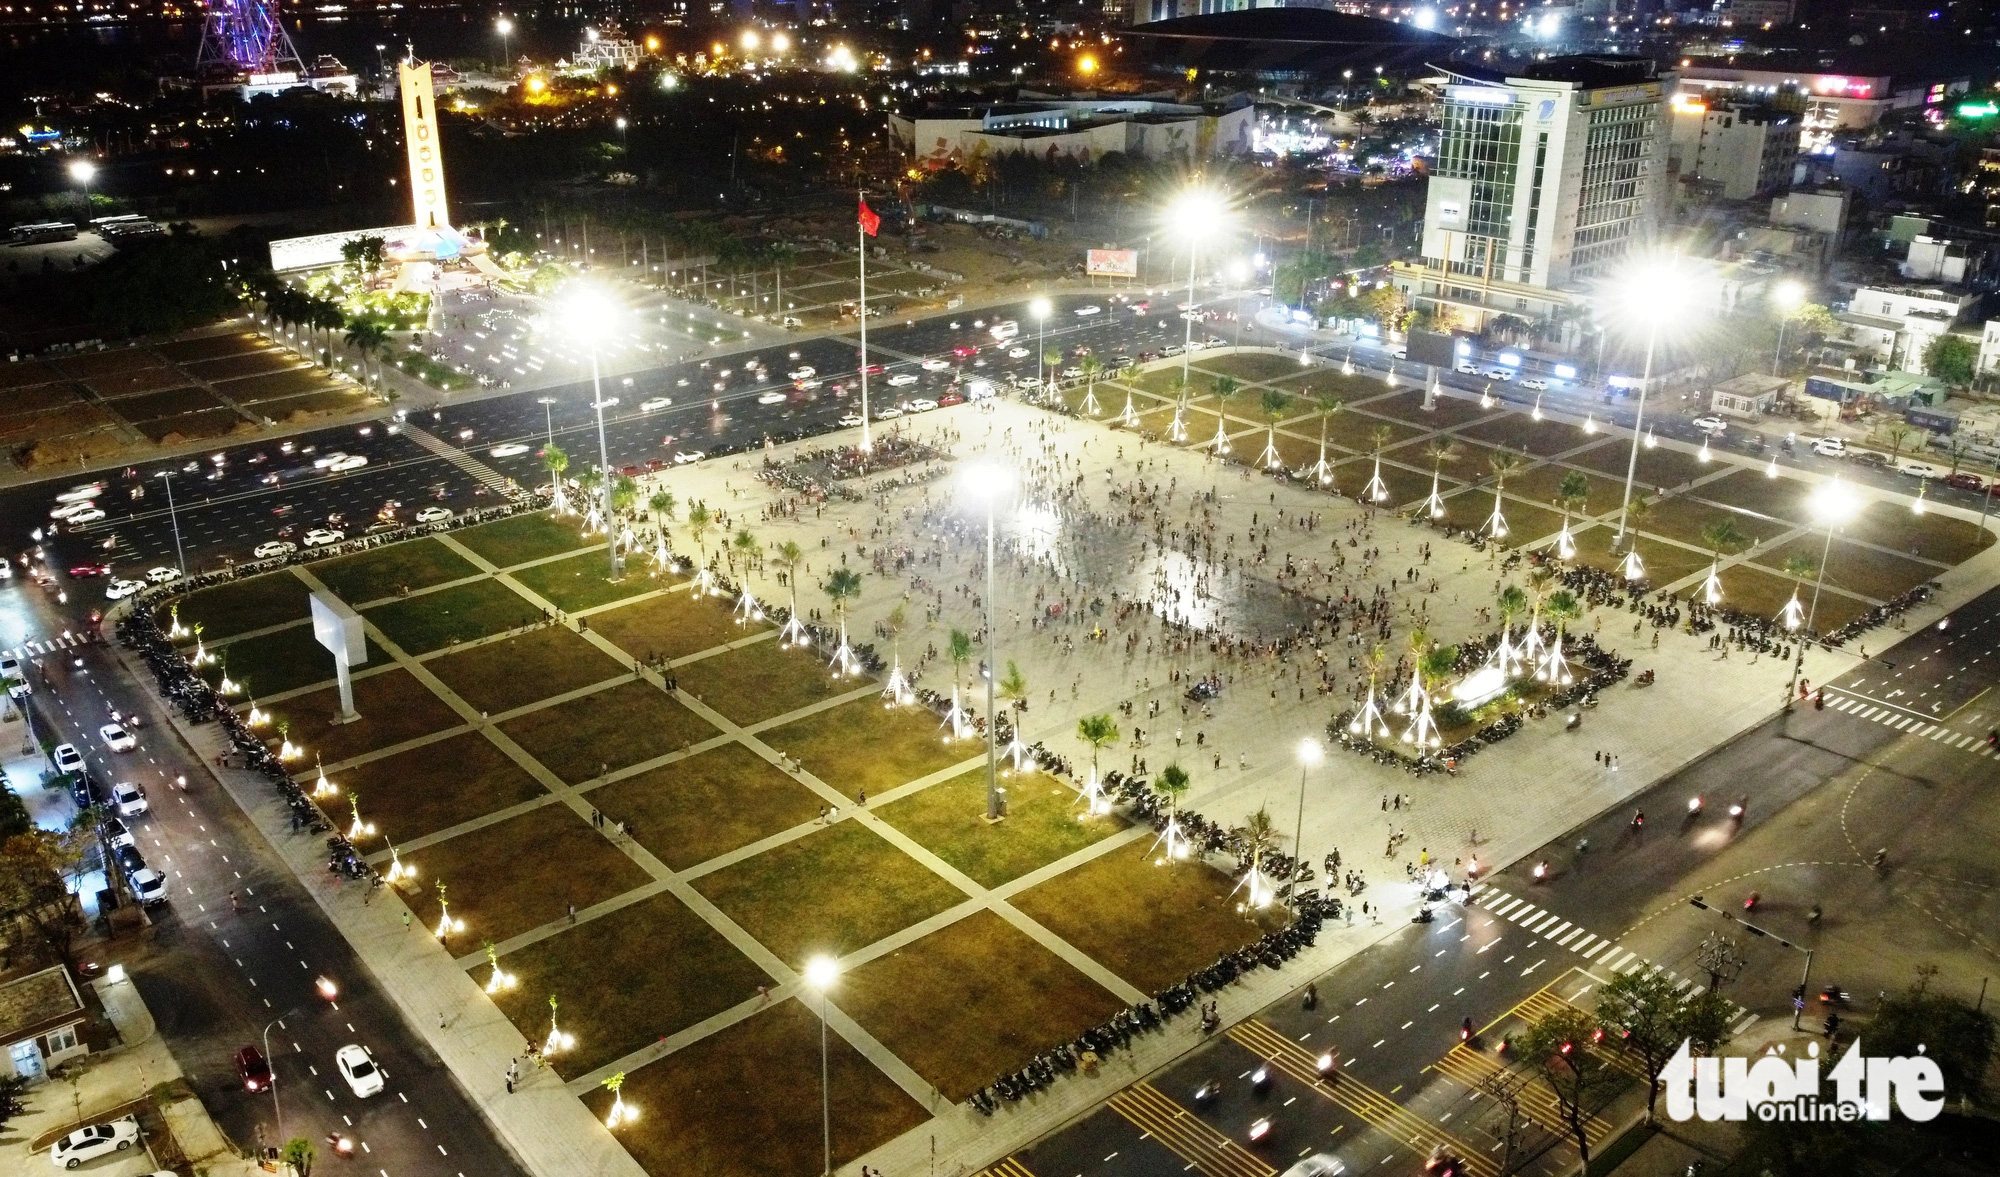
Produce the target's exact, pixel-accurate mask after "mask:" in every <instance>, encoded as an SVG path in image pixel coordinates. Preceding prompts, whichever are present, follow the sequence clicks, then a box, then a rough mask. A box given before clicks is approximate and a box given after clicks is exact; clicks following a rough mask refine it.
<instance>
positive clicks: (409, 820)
mask: <svg viewBox="0 0 2000 1177" xmlns="http://www.w3.org/2000/svg"><path fill="white" fill-rule="evenodd" d="M330 777H331V779H332V781H333V783H334V784H336V785H338V786H340V787H341V788H343V789H348V790H351V791H353V792H354V793H355V794H356V795H357V796H359V797H360V798H361V813H362V816H363V817H365V818H367V819H368V820H369V821H372V822H374V823H375V824H376V826H377V827H378V828H379V829H380V830H381V832H382V834H383V836H385V837H388V838H393V839H395V840H396V841H398V842H407V841H409V840H410V839H412V838H421V837H423V836H424V835H425V834H432V833H436V832H437V831H439V830H443V829H449V828H450V827H452V826H455V825H457V824H459V823H460V822H466V821H471V820H472V819H473V818H475V817H483V816H485V815H486V814H489V813H492V812H494V811H495V810H498V809H505V808H507V807H508V806H510V805H519V804H520V803H521V802H523V801H532V800H534V799H535V798H537V797H540V796H543V795H544V790H543V789H542V786H541V785H540V784H539V783H537V782H536V780H535V778H534V777H531V776H529V775H528V773H527V770H525V769H523V768H522V767H521V766H520V765H518V764H515V763H514V762H513V761H512V760H509V759H508V758H507V754H506V753H505V752H502V751H501V750H500V749H498V748H496V747H494V746H493V742H492V741H491V740H488V739H487V738H486V737H485V736H482V735H480V734H479V733H478V732H467V733H465V734H463V735H457V736H453V737H451V738H450V739H448V740H439V741H438V742H437V743H434V744H425V745H424V746H423V747H421V748H412V749H410V750H409V751H407V752H398V753H397V754H396V755H394V756H384V757H382V758H381V759H380V760H371V761H369V762H368V763H366V764H362V765H357V766H355V767H354V768H348V769H343V770H341V771H340V772H337V773H332V774H330ZM321 807H322V808H323V809H325V810H326V811H327V814H328V815H329V816H331V817H334V818H335V819H336V820H338V819H339V818H340V817H342V816H344V814H345V811H346V809H347V802H346V800H344V799H342V798H335V799H334V800H332V801H329V802H325V803H324V804H322V806H321Z"/></svg>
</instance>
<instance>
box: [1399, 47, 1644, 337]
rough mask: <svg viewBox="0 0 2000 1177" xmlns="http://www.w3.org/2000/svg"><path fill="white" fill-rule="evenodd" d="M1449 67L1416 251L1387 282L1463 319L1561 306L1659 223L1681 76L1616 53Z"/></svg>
mask: <svg viewBox="0 0 2000 1177" xmlns="http://www.w3.org/2000/svg"><path fill="white" fill-rule="evenodd" d="M1445 72H1446V85H1445V93H1444V101H1443V104H1442V114H1441V123H1442V130H1441V133H1440V139H1439V146H1438V156H1437V164H1436V170H1435V171H1434V172H1433V173H1432V176H1431V179H1430V182H1429V191H1428V193H1427V195H1426V198H1425V209H1424V238H1423V251H1422V258H1421V260H1420V261H1418V262H1414V263H1398V264H1397V265H1396V266H1395V267H1394V270H1393V275H1392V281H1393V282H1394V283H1395V285H1396V286H1397V287H1398V288H1399V289H1402V290H1403V291H1404V292H1405V293H1406V294H1407V295H1409V296H1410V298H1411V300H1412V302H1413V303H1414V304H1416V305H1417V306H1419V307H1437V308H1439V309H1440V310H1443V311H1445V312H1446V313H1447V317H1448V318H1450V319H1452V320H1453V321H1454V322H1455V323H1456V324H1457V325H1462V326H1465V327H1469V328H1476V327H1479V326H1480V325H1482V324H1483V323H1484V321H1485V319H1486V317H1487V316H1488V315H1493V314H1507V315H1514V316H1517V317H1522V318H1530V319H1534V318H1544V317H1548V316H1550V315H1553V314H1555V313H1556V312H1558V311H1559V310H1561V309H1562V308H1563V307H1565V306H1568V305H1570V304H1571V303H1572V302H1574V301H1575V300H1576V296H1577V295H1578V294H1580V293H1581V291H1582V289H1583V288H1584V286H1585V285H1586V284H1587V283H1588V282H1589V281H1591V280H1592V279H1595V278H1598V277H1601V276H1603V275H1604V274H1606V273H1608V272H1609V271H1610V270H1611V269H1612V268H1614V267H1615V266H1616V265H1617V264H1618V263H1619V262H1620V261H1622V260H1623V259H1624V258H1625V256H1626V255H1627V254H1628V253H1630V252H1631V250H1632V248H1633V246H1634V245H1635V244H1636V243H1640V242H1643V241H1644V240H1645V239H1646V238H1648V237H1649V236H1650V235H1651V234H1652V233H1653V232H1654V231H1655V229H1656V228H1657V227H1658V225H1659V221H1660V218H1661V215H1662V213H1663V211H1664V207H1665V196H1666V192H1665V189H1666V165H1667V145H1668V123H1667V109H1666V107H1667V99H1668V96H1669V95H1670V94H1671V93H1672V92H1673V88H1674V75H1673V74H1671V73H1668V72H1663V71H1660V70H1659V69H1658V68H1657V67H1656V66H1655V64H1654V63H1653V62H1652V61H1650V60H1648V59H1644V58H1634V57H1616V56H1580V57H1555V58H1549V59H1546V60H1543V61H1538V62H1535V63H1534V64H1532V65H1530V66H1527V67H1525V68H1524V69H1522V70H1520V71H1518V72H1511V71H1510V72H1506V73H1501V72H1497V71H1487V70H1482V69H1478V68H1474V67H1468V66H1463V65H1452V66H1450V67H1448V68H1447V69H1446V71H1445Z"/></svg>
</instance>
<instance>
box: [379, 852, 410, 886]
mask: <svg viewBox="0 0 2000 1177" xmlns="http://www.w3.org/2000/svg"><path fill="white" fill-rule="evenodd" d="M383 877H384V878H386V879H388V880H389V881H390V882H392V883H407V882H414V881H415V880H416V877H417V868H416V867H414V866H411V865H410V864H409V863H407V862H404V861H403V856H402V855H401V854H399V853H397V852H396V844H395V843H394V842H391V843H389V870H388V873H386V874H385V875H383Z"/></svg>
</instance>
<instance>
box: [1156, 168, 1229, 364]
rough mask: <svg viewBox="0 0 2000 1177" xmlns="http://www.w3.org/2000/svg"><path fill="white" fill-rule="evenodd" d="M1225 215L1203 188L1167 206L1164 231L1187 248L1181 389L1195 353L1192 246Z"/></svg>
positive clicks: (1216, 199)
mask: <svg viewBox="0 0 2000 1177" xmlns="http://www.w3.org/2000/svg"><path fill="white" fill-rule="evenodd" d="M1228 215H1229V208H1228V206H1227V205H1226V204H1225V203H1224V202H1223V200H1222V198H1221V197H1220V196H1217V195H1216V194H1215V193H1214V192H1211V191H1209V190H1208V189H1206V188H1188V189H1185V190H1183V191H1182V192H1181V194H1180V195H1179V196H1176V197H1174V200H1173V203H1172V204H1169V205H1168V206H1167V213H1166V223H1167V228H1168V229H1169V230H1171V231H1172V232H1174V233H1176V234H1179V235H1180V236H1181V237H1184V238H1186V239H1187V245H1188V300H1187V310H1186V312H1185V313H1183V314H1182V315H1181V320H1182V322H1184V323H1185V324H1186V325H1187V329H1186V332H1185V335H1186V338H1185V339H1184V340H1183V342H1182V346H1181V387H1182V388H1183V389H1185V388H1186V387H1187V379H1188V360H1189V356H1188V353H1189V352H1191V351H1193V350H1194V279H1195V243H1196V242H1198V241H1200V240H1201V239H1202V238H1203V237H1204V236H1207V235H1211V234H1214V233H1215V232H1217V231H1218V230H1219V229H1221V228H1222V225H1223V222H1224V220H1225V219H1226V218H1227V217H1228Z"/></svg>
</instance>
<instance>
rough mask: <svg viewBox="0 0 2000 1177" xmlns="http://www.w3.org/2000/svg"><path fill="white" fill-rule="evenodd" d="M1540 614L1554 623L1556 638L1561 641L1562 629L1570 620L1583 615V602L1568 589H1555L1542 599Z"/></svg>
mask: <svg viewBox="0 0 2000 1177" xmlns="http://www.w3.org/2000/svg"><path fill="white" fill-rule="evenodd" d="M1542 616H1543V617H1546V618H1548V619H1549V620H1550V621H1553V622H1555V624H1556V640H1557V641H1561V640H1562V635H1563V629H1564V628H1565V627H1566V626H1568V625H1569V623H1570V622H1572V621H1575V620H1576V619H1577V618H1579V617H1581V616H1583V604H1582V603H1581V602H1580V601H1578V600H1577V599H1576V594H1575V593H1573V592H1570V591H1569V590H1568V589H1557V590H1556V591H1554V592H1552V593H1550V594H1549V595H1548V597H1547V598H1546V599H1544V600H1543V601H1542Z"/></svg>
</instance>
